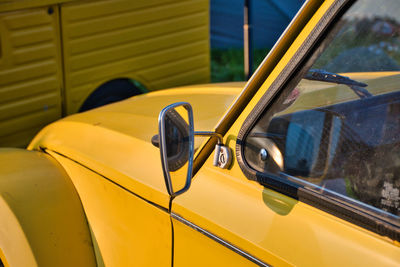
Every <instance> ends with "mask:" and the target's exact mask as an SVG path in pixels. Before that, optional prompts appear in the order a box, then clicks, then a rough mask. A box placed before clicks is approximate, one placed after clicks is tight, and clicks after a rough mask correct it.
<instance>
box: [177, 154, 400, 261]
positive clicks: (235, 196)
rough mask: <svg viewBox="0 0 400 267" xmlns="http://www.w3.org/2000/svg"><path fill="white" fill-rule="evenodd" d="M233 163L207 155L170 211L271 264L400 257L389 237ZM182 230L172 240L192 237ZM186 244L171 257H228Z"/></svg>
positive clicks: (225, 254) (381, 259)
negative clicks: (221, 163)
mask: <svg viewBox="0 0 400 267" xmlns="http://www.w3.org/2000/svg"><path fill="white" fill-rule="evenodd" d="M236 168H237V169H239V167H238V166H237V165H235V166H234V169H235V170H230V171H227V170H222V169H217V168H216V167H214V166H212V160H211V159H210V160H208V161H207V162H206V166H204V167H203V168H202V169H201V170H200V171H199V173H198V174H197V175H196V177H195V179H194V181H193V183H192V186H191V188H190V190H189V191H188V192H186V193H185V194H183V195H181V196H178V197H177V198H176V199H175V200H174V204H173V207H172V212H173V213H175V214H177V215H179V216H180V217H182V218H184V219H186V220H187V221H189V222H191V223H193V224H195V225H197V226H198V227H200V228H202V229H205V230H207V231H208V232H210V233H212V234H214V235H216V236H218V237H219V238H221V239H224V240H225V241H227V242H229V243H230V244H235V245H236V246H237V247H238V248H241V249H242V250H244V251H246V252H247V253H249V254H250V255H252V256H254V257H256V258H257V259H259V260H261V261H263V262H265V263H266V264H269V265H273V266H284V265H296V266H368V265H369V264H371V263H372V262H373V263H376V265H379V266H396V265H397V264H398V262H400V247H398V246H394V245H393V243H392V242H391V241H390V240H388V239H384V238H382V237H380V236H378V235H376V234H374V233H372V232H369V231H367V230H364V229H362V228H360V227H358V226H355V225H353V224H351V223H348V222H346V221H343V220H341V219H338V218H337V217H335V216H332V215H330V214H327V213H325V212H322V211H320V210H318V209H316V208H314V207H311V206H309V205H307V204H304V203H302V202H297V201H296V200H294V199H292V198H290V197H288V196H285V195H282V194H279V193H277V192H275V191H272V190H269V189H265V188H264V187H263V186H261V185H259V184H258V183H256V182H253V181H249V180H248V179H247V178H246V177H244V175H243V174H242V173H241V171H240V170H237V169H236ZM239 173H240V174H239ZM231 174H234V176H233V175H231ZM174 225H175V224H174ZM182 227H184V226H182ZM186 227H187V228H188V226H186ZM186 231H189V230H186ZM184 233H185V232H184V231H175V242H176V243H177V244H178V243H180V242H189V243H191V240H190V239H189V238H187V237H186V236H185V234H184ZM201 238H203V239H209V237H207V236H206V235H202V237H200V236H198V238H197V239H201ZM194 240H195V239H194ZM193 242H195V241H193ZM202 242H206V241H202ZM192 246H195V245H192ZM189 247H190V246H189V245H186V246H177V247H175V261H177V262H179V261H183V260H184V259H188V258H190V257H202V258H205V259H214V258H217V257H226V258H225V260H226V261H229V260H230V256H229V254H227V253H223V254H219V251H217V250H209V249H207V250H204V249H205V248H203V254H201V255H198V254H197V250H192V249H189ZM180 258H182V259H180ZM283 259H284V260H283Z"/></svg>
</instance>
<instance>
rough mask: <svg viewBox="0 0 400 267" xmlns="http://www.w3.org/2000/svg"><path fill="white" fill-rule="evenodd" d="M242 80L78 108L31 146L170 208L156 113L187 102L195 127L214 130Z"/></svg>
mask: <svg viewBox="0 0 400 267" xmlns="http://www.w3.org/2000/svg"><path fill="white" fill-rule="evenodd" d="M243 87H244V83H243V82H237V83H223V84H208V85H197V86H187V87H181V88H175V89H169V90H162V91H157V92H152V93H148V94H144V95H139V96H135V97H132V98H130V99H127V100H124V101H121V102H118V103H114V104H110V105H107V106H104V107H100V108H97V109H94V110H91V111H88V112H84V113H80V114H75V115H72V116H69V117H66V118H64V119H61V120H59V121H57V122H55V123H53V124H50V125H49V126H47V127H45V128H44V129H43V130H42V131H41V132H40V133H39V134H38V135H37V136H36V137H35V138H34V139H33V141H32V142H31V144H30V145H29V147H28V149H31V150H32V149H45V150H48V151H52V152H53V153H57V154H60V155H63V156H65V157H67V158H69V159H71V160H73V161H75V162H78V163H79V164H81V165H83V166H85V167H87V168H89V169H91V170H93V171H95V172H96V173H99V174H101V175H102V176H104V177H106V178H108V179H109V180H112V181H113V182H115V183H117V184H119V185H121V186H123V187H124V188H126V189H128V190H130V191H132V192H134V193H136V194H138V195H140V196H141V197H143V198H145V199H147V200H149V201H151V202H154V203H156V204H158V205H161V206H163V207H165V208H168V203H169V196H168V194H167V191H166V187H165V183H164V178H163V172H162V168H161V161H160V152H159V149H158V148H156V147H154V146H153V145H152V144H151V138H152V136H154V135H155V134H157V133H158V114H159V112H160V111H161V110H162V109H163V108H164V107H165V106H167V105H169V104H172V103H175V102H180V101H184V102H189V103H190V104H191V105H192V107H193V113H194V126H195V130H212V129H213V127H214V126H215V125H216V123H217V122H218V120H219V119H220V118H221V117H222V115H223V113H224V112H225V111H226V110H227V108H228V107H229V105H230V104H231V103H232V102H233V100H234V99H235V97H236V96H237V95H238V94H239V93H240V91H241V89H243Z"/></svg>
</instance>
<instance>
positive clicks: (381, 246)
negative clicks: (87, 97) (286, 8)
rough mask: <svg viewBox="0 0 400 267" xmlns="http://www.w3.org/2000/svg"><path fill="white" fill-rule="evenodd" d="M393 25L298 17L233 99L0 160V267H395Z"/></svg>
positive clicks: (57, 136)
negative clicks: (294, 266)
mask: <svg viewBox="0 0 400 267" xmlns="http://www.w3.org/2000/svg"><path fill="white" fill-rule="evenodd" d="M399 11H400V2H399V1H397V0H383V1H374V0H358V1H348V0H337V1H333V0H326V1H322V0H321V1H320V0H310V1H307V2H306V3H305V4H304V5H303V7H302V8H301V10H300V11H299V13H298V14H297V16H296V17H295V18H294V20H293V22H292V23H291V24H290V25H289V27H288V29H287V30H286V31H285V32H284V34H283V35H282V37H281V38H280V39H279V41H278V42H277V44H276V45H275V46H274V48H273V49H272V50H271V52H270V53H269V54H268V55H267V57H266V58H265V60H264V61H263V63H262V64H261V65H260V67H259V68H258V69H257V71H256V73H255V74H254V75H253V76H252V78H251V79H250V80H249V81H248V82H247V83H246V84H244V83H229V84H214V85H212V84H211V85H199V86H190V87H183V88H177V89H172V90H164V91H158V92H153V93H149V94H144V95H140V96H136V97H132V98H130V99H127V100H124V101H122V102H119V103H115V104H110V105H107V106H104V107H101V108H97V109H94V110H92V111H88V112H85V113H81V114H77V115H73V116H70V117H66V118H64V119H62V120H60V121H58V122H56V123H53V124H51V125H49V126H47V127H46V128H44V129H43V130H42V131H41V132H40V133H39V134H38V135H37V136H36V137H35V138H34V139H33V140H32V142H31V143H30V145H29V147H28V150H21V149H11V148H10V149H2V150H0V259H1V264H0V266H1V265H3V266H252V265H254V266H292V265H296V266H398V265H399V264H400V193H399V190H400V119H399V118H400V90H399V88H400V37H399V36H400V19H399V16H398V14H399ZM243 88H244V89H243ZM241 89H243V90H242V91H241Z"/></svg>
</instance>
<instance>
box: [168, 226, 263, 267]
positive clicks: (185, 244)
mask: <svg viewBox="0 0 400 267" xmlns="http://www.w3.org/2000/svg"><path fill="white" fill-rule="evenodd" d="M173 224H174V235H175V236H179V237H180V238H178V239H175V240H174V251H175V253H174V266H176V267H186V266H192V267H196V266H199V267H202V266H220V267H223V266H227V267H235V266H257V265H256V264H255V263H253V262H251V261H250V260H248V259H246V258H244V257H242V256H241V255H239V254H237V253H235V252H233V251H232V250H230V249H229V248H227V247H225V246H222V245H221V244H220V243H218V242H216V241H214V240H212V239H210V238H204V235H203V234H202V233H200V232H199V231H197V230H195V229H193V228H190V227H188V226H187V225H185V224H184V223H182V222H180V221H178V220H176V219H173ZM210 251H212V253H210ZM182 252H183V254H181V253H182Z"/></svg>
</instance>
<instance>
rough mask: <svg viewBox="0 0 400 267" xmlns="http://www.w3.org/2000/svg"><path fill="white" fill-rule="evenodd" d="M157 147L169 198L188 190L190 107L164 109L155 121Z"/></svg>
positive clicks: (191, 148) (191, 132) (191, 151)
mask: <svg viewBox="0 0 400 267" xmlns="http://www.w3.org/2000/svg"><path fill="white" fill-rule="evenodd" d="M158 126H159V135H158V136H159V147H160V153H161V163H162V168H163V172H164V179H165V184H166V186H167V190H168V193H169V194H170V195H171V196H173V197H174V196H177V195H179V194H181V193H183V192H185V191H186V190H188V189H189V187H190V182H191V178H192V170H193V155H194V127H193V111H192V106H191V105H190V104H189V103H186V102H179V103H175V104H172V105H169V106H167V107H165V108H164V109H163V110H162V111H161V112H160V115H159V117H158Z"/></svg>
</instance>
